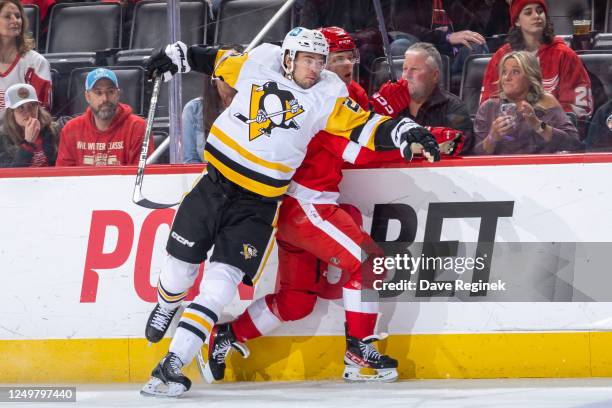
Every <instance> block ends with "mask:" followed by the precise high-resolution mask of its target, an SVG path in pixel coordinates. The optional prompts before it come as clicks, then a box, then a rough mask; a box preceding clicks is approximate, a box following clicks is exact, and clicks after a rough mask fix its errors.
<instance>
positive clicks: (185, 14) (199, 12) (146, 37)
mask: <svg viewBox="0 0 612 408" xmlns="http://www.w3.org/2000/svg"><path fill="white" fill-rule="evenodd" d="M180 9H181V15H180V19H181V32H180V40H181V41H182V42H184V43H185V44H187V45H191V44H201V43H202V42H203V40H204V19H205V18H206V6H205V3H204V2H203V1H181V2H180ZM166 10H167V5H166V2H165V1H155V0H153V1H151V0H145V1H141V2H138V3H136V6H135V8H134V17H133V20H132V29H131V33H130V42H129V44H130V46H129V48H130V50H134V49H143V48H159V47H161V46H162V45H166V44H168V42H169V41H168V16H167V13H166Z"/></svg>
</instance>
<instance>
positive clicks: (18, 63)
mask: <svg viewBox="0 0 612 408" xmlns="http://www.w3.org/2000/svg"><path fill="white" fill-rule="evenodd" d="M24 15H25V12H24V10H23V6H22V5H21V3H20V2H19V1H18V0H0V124H1V123H2V121H3V119H4V113H5V111H6V109H5V101H4V93H5V92H6V90H7V89H8V88H9V87H10V86H11V85H13V84H20V83H27V84H30V85H32V86H33V87H34V89H35V90H36V95H38V100H39V101H40V103H42V104H43V106H44V107H45V108H47V109H49V107H50V105H49V104H50V102H51V70H50V68H49V62H48V61H47V60H46V59H45V58H44V57H43V56H42V55H40V54H39V53H37V52H36V51H34V50H33V48H34V41H33V40H32V38H31V37H30V36H29V34H28V22H27V19H25V18H24V17H23V16H24Z"/></svg>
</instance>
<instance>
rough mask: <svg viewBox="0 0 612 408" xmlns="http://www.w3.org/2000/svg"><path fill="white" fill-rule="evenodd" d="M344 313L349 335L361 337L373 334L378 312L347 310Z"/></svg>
mask: <svg viewBox="0 0 612 408" xmlns="http://www.w3.org/2000/svg"><path fill="white" fill-rule="evenodd" d="M344 313H345V314H346V323H347V326H348V335H349V336H352V337H356V338H358V339H363V338H364V337H368V336H371V335H372V334H374V328H375V327H376V319H377V318H378V313H361V312H349V311H348V310H346V311H345V312H344Z"/></svg>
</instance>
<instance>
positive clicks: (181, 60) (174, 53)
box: [164, 41, 191, 81]
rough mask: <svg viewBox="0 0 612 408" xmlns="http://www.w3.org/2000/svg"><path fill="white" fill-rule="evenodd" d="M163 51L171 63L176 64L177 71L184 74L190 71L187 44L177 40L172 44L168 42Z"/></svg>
mask: <svg viewBox="0 0 612 408" xmlns="http://www.w3.org/2000/svg"><path fill="white" fill-rule="evenodd" d="M164 51H165V52H166V55H167V56H168V58H170V60H172V63H173V64H174V65H176V66H177V68H178V72H180V73H182V74H186V73H188V72H189V71H191V67H190V66H189V62H187V46H186V45H185V44H184V43H182V42H180V41H177V42H175V43H174V44H168V45H167V46H166V49H165V50H164ZM165 80H166V79H165V77H164V81H165Z"/></svg>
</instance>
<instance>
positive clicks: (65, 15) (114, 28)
mask: <svg viewBox="0 0 612 408" xmlns="http://www.w3.org/2000/svg"><path fill="white" fill-rule="evenodd" d="M121 19H122V9H121V5H119V3H60V4H57V5H55V6H54V7H53V8H52V9H51V17H50V19H49V33H48V36H47V44H46V48H45V53H47V54H49V53H71V52H95V51H100V50H105V49H109V48H120V47H121V31H122V29H121V28H122V20H121Z"/></svg>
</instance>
